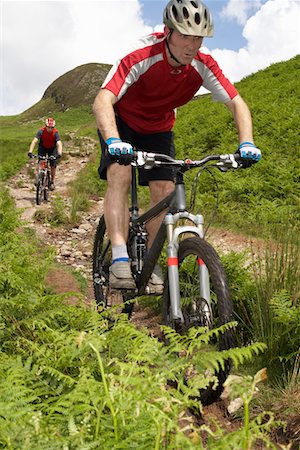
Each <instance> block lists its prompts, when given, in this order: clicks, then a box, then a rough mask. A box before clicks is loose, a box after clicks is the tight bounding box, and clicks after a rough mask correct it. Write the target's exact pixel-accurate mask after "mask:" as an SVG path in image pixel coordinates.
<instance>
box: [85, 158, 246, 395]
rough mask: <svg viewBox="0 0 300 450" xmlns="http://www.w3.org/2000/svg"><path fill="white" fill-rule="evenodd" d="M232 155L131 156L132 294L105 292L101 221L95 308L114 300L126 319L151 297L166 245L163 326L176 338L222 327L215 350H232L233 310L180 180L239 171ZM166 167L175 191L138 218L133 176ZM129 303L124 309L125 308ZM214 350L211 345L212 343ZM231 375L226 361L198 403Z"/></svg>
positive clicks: (106, 258) (106, 247) (107, 252)
mask: <svg viewBox="0 0 300 450" xmlns="http://www.w3.org/2000/svg"><path fill="white" fill-rule="evenodd" d="M238 158H239V156H237V155H233V154H230V155H215V156H208V157H206V158H203V159H201V160H200V161H192V160H189V159H186V160H174V159H172V158H170V157H169V156H166V155H161V154H155V153H146V152H140V151H138V152H136V155H135V160H134V163H132V165H133V167H132V175H133V176H132V186H131V205H130V229H129V239H128V244H127V246H128V253H129V256H130V261H131V268H132V274H133V277H134V279H135V282H136V289H133V290H118V293H116V291H115V290H114V289H111V288H110V286H109V266H110V264H111V244H110V241H109V239H108V237H107V234H106V226H105V220H104V217H103V216H102V217H101V218H100V221H99V225H98V228H97V231H96V236H95V242H94V252H93V280H94V292H95V298H96V302H97V304H98V305H99V306H100V307H104V308H106V307H108V306H110V305H111V303H112V298H113V297H114V296H115V295H119V296H120V295H121V296H122V298H123V300H124V301H125V302H126V301H127V307H126V308H125V311H126V312H128V313H129V314H130V313H131V310H132V305H133V303H132V302H131V303H130V302H128V300H130V299H134V298H135V297H137V296H141V295H145V294H151V292H150V291H149V289H148V282H149V279H150V276H151V273H152V271H153V269H154V266H155V264H156V262H157V261H158V259H159V257H160V255H161V253H162V250H163V246H164V242H165V240H166V239H167V245H166V249H165V251H166V256H167V267H168V269H167V273H166V277H165V283H164V292H163V295H162V310H163V311H162V316H163V323H164V324H165V325H168V326H169V327H171V328H173V329H175V330H176V331H177V332H179V333H185V332H187V331H188V330H189V328H191V327H207V329H208V330H210V329H214V328H217V327H220V326H223V325H225V327H224V330H223V331H222V332H220V333H218V334H219V336H218V338H219V339H218V343H217V346H218V347H219V349H221V350H226V349H229V348H231V347H233V346H234V331H233V328H232V327H226V324H228V323H229V322H231V321H232V320H233V307H232V302H231V298H230V292H229V288H228V284H227V279H226V275H225V271H224V268H223V266H222V263H221V261H220V258H219V257H218V255H217V253H216V251H215V250H214V249H213V247H212V246H211V245H210V244H209V243H208V242H207V241H206V240H205V235H204V219H203V216H202V214H196V215H194V214H192V213H191V212H189V211H188V210H187V207H186V195H185V185H184V177H183V174H184V172H186V171H187V170H191V169H195V168H198V169H200V170H203V169H204V168H205V167H215V168H218V169H220V170H221V171H227V170H228V169H237V168H239V167H242V162H241V161H239V160H238ZM163 165H168V166H172V167H173V168H174V170H175V172H176V184H175V190H174V192H173V193H172V194H170V195H169V196H167V197H166V198H165V199H164V200H162V201H161V202H160V203H158V204H157V205H155V206H154V207H153V208H151V209H149V210H148V211H146V212H145V213H143V214H141V215H140V214H139V207H138V199H137V185H136V172H137V167H143V168H144V169H151V168H152V167H158V166H163ZM164 210H166V212H167V214H166V216H165V220H164V222H163V224H162V225H161V227H160V230H159V231H158V233H157V236H156V239H155V242H154V243H153V245H152V246H151V249H150V250H149V251H148V250H147V228H146V225H147V223H148V222H149V221H150V220H151V219H153V218H154V217H156V216H157V215H159V214H160V213H161V212H162V211H164ZM128 303H129V304H128ZM213 341H214V342H213V344H216V340H213ZM229 371H230V361H228V362H227V363H226V365H225V367H223V368H219V370H217V371H216V374H217V377H218V380H219V387H218V388H217V389H209V390H206V391H205V393H203V395H202V401H204V402H205V403H209V402H211V401H214V400H215V399H216V398H218V396H219V395H220V393H221V392H222V384H223V382H224V381H225V379H226V377H227V375H228V373H229Z"/></svg>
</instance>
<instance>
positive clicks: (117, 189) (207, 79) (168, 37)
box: [93, 0, 261, 293]
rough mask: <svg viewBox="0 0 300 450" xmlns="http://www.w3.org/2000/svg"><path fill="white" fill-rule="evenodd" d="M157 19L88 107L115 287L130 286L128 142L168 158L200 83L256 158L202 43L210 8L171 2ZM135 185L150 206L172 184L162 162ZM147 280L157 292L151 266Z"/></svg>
mask: <svg viewBox="0 0 300 450" xmlns="http://www.w3.org/2000/svg"><path fill="white" fill-rule="evenodd" d="M163 21H164V24H165V28H164V32H163V33H153V34H151V35H149V36H146V37H144V38H142V39H141V40H140V41H139V42H138V43H137V45H136V46H135V48H134V49H133V50H132V51H131V52H130V53H128V54H127V55H125V56H124V57H123V58H121V59H119V60H118V61H117V62H116V63H115V65H114V66H113V67H112V69H111V70H110V72H109V74H108V75H107V77H106V79H105V81H104V83H103V85H102V88H101V90H100V92H99V93H98V95H97V97H96V99H95V101H94V106H93V109H94V113H95V117H96V122H97V126H98V130H99V138H100V143H101V147H102V157H101V162H100V167H99V175H100V177H101V178H102V179H107V183H108V185H107V191H106V194H105V201H104V215H105V222H106V227H107V230H108V234H109V236H110V240H111V242H112V265H111V267H110V285H111V287H114V288H128V289H130V288H134V287H135V284H134V280H133V278H132V276H131V271H130V265H129V262H128V253H127V249H126V238H127V234H128V189H129V186H130V180H131V167H130V166H129V165H128V164H130V162H131V160H132V154H133V147H136V148H138V149H142V150H146V151H147V150H148V151H154V152H156V153H159V152H161V153H166V154H169V155H171V156H174V152H175V150H174V141H173V132H172V128H173V125H174V122H175V109H176V108H177V107H179V106H181V105H183V104H185V103H187V102H188V101H189V100H191V99H192V98H193V96H194V95H195V94H196V92H197V91H198V90H199V88H200V87H201V86H204V87H205V88H206V89H208V90H209V91H210V92H211V93H212V96H213V98H214V100H217V101H219V102H222V103H224V104H225V106H227V108H228V109H229V111H230V112H231V113H232V115H233V119H234V122H235V125H236V128H237V131H238V139H239V143H238V149H239V152H240V154H241V156H242V157H243V158H245V159H250V160H251V161H254V162H257V161H259V159H260V157H261V153H260V150H259V149H257V148H256V147H255V145H254V141H253V135H252V120H251V114H250V111H249V109H248V107H247V105H246V103H245V102H244V101H243V99H242V98H241V96H240V95H239V94H238V92H237V90H236V89H235V87H234V86H233V85H232V84H231V82H230V81H229V80H228V79H227V78H226V77H225V76H224V75H223V73H222V71H221V69H220V68H219V66H218V64H217V62H216V61H215V60H214V59H213V58H212V56H211V55H210V53H209V52H208V50H207V49H206V48H205V47H203V46H202V42H203V38H204V37H211V36H212V35H213V22H212V17H211V14H210V12H209V10H208V8H207V7H206V6H205V5H204V4H203V3H202V2H201V1H200V0H171V1H169V3H168V4H167V5H166V7H165V10H164V14H163ZM202 126H205V123H203V125H202ZM116 160H118V162H119V163H118V164H116ZM139 183H140V184H141V185H149V188H150V197H151V206H152V205H154V204H156V203H157V202H159V201H160V200H161V199H162V198H163V197H165V196H166V195H167V194H169V193H170V192H171V191H173V189H174V184H173V174H172V170H171V169H166V168H155V169H152V170H141V171H140V173H139ZM162 220H163V217H160V218H158V219H154V220H153V221H151V223H150V224H149V226H148V233H149V241H148V248H150V246H151V244H152V242H153V239H154V238H155V234H156V232H157V230H158V227H159V226H160V223H161V221H162ZM150 283H151V284H152V285H154V288H156V292H157V293H160V292H162V284H163V280H162V277H161V274H160V273H159V272H158V271H156V270H155V271H154V273H153V274H152V277H151V280H150ZM150 287H151V288H152V287H153V286H150Z"/></svg>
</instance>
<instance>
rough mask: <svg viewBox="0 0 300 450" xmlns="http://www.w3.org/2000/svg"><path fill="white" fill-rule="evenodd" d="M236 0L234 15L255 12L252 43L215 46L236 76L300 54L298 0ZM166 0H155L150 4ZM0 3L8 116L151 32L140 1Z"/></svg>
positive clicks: (248, 31)
mask: <svg viewBox="0 0 300 450" xmlns="http://www.w3.org/2000/svg"><path fill="white" fill-rule="evenodd" d="M262 1H265V0H262ZM232 3H233V1H232V0H229V3H228V5H230V4H232ZM234 3H235V13H231V16H230V17H233V16H234V17H235V19H234V20H237V19H238V18H239V20H240V21H241V20H245V17H249V14H252V17H250V18H248V19H247V21H246V23H245V26H244V29H243V36H244V38H245V39H246V40H247V45H246V46H245V47H244V48H241V49H240V50H239V51H232V50H230V49H215V50H213V51H212V53H213V56H214V57H215V58H216V59H217V61H218V62H219V64H220V66H221V67H222V69H223V70H224V72H225V74H226V75H228V76H229V78H230V79H231V80H232V81H238V80H240V79H241V78H242V77H244V76H246V75H249V74H250V73H253V72H255V71H257V70H259V69H263V68H265V67H267V66H268V65H269V64H271V63H274V62H277V61H283V60H287V59H289V58H292V57H293V56H295V55H296V54H298V53H300V32H299V29H298V24H299V21H300V2H299V1H298V0H268V1H267V2H265V3H264V4H263V5H262V6H261V7H260V9H259V10H257V7H258V3H260V1H259V0H253V1H252V2H251V5H252V9H249V8H250V2H249V1H247V2H245V1H242V0H239V1H234ZM162 6H163V5H161V4H160V2H156V1H155V0H153V7H159V8H160V10H161V9H162ZM1 9H2V24H1V25H2V36H1V37H2V39H1V47H2V48H1V98H0V100H1V105H0V107H1V109H0V114H5V115H7V114H17V113H20V112H22V111H24V110H25V109H27V108H28V107H30V106H31V105H32V104H34V103H36V102H37V101H38V100H40V98H41V97H42V95H43V93H44V91H45V90H46V88H47V87H48V86H49V85H50V84H51V83H52V82H53V81H54V80H55V79H57V78H58V77H59V76H61V75H63V74H64V73H66V72H67V71H68V70H71V69H73V68H75V67H77V66H79V65H81V64H85V63H90V62H99V63H111V64H112V63H113V62H114V61H115V59H116V58H117V57H118V56H119V55H120V54H122V53H123V52H124V51H125V49H126V48H127V47H128V46H129V45H130V43H131V42H133V41H135V40H136V39H137V38H138V37H140V36H143V35H145V34H148V33H149V32H152V31H153V29H152V28H151V27H149V26H146V25H145V23H144V22H143V19H142V15H141V5H140V2H139V0H107V1H105V0H97V1H56V2H51V1H18V2H17V1H2V2H1ZM228 14H229V13H228ZM227 17H229V15H228V16H227ZM233 26H234V24H232V23H230V27H231V28H229V29H228V32H229V33H230V29H232V27H233ZM157 30H162V26H161V25H157V26H156V27H155V31H157Z"/></svg>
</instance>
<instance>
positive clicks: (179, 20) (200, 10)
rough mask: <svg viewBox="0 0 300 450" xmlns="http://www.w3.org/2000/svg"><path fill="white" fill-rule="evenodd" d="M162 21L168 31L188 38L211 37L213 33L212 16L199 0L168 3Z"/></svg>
mask: <svg viewBox="0 0 300 450" xmlns="http://www.w3.org/2000/svg"><path fill="white" fill-rule="evenodd" d="M163 21H164V24H165V25H166V27H168V28H170V30H176V31H179V33H182V34H186V35H190V36H203V37H212V36H213V33H214V26H213V20H212V16H211V14H210V12H209V10H208V8H207V6H206V5H205V4H204V3H202V2H201V1H200V0H171V1H169V3H168V4H167V6H166V7H165V10H164V17H163Z"/></svg>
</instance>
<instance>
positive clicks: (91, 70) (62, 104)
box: [42, 63, 111, 110]
mask: <svg viewBox="0 0 300 450" xmlns="http://www.w3.org/2000/svg"><path fill="white" fill-rule="evenodd" d="M110 68H111V66H110V65H109V64H97V63H90V64H83V65H81V66H78V67H76V68H75V69H73V70H70V71H69V72H67V73H65V74H64V75H62V76H61V77H59V78H57V80H55V81H54V82H53V83H52V84H50V86H49V87H48V88H47V89H46V91H45V93H44V95H43V97H42V100H47V99H48V98H52V99H53V100H54V102H55V105H56V106H57V107H58V108H59V109H60V110H64V109H67V108H72V107H77V106H81V105H89V104H92V103H93V101H94V99H95V97H96V95H97V93H98V91H99V89H100V86H101V85H102V83H103V81H104V79H105V77H106V75H107V73H108V71H109V69H110Z"/></svg>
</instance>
